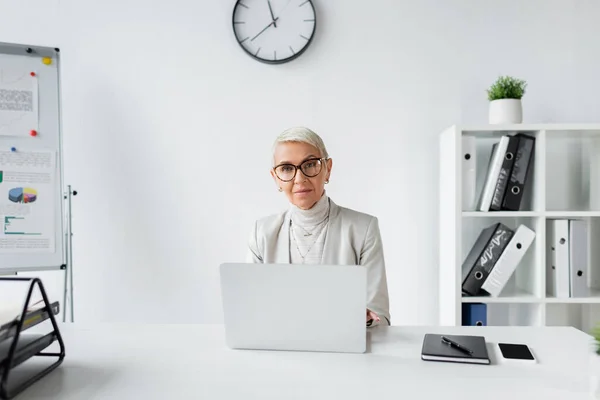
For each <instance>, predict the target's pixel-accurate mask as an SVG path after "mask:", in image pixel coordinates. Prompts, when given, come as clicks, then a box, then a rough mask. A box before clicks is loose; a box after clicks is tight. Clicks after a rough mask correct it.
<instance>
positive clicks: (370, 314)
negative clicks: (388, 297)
mask: <svg viewBox="0 0 600 400" xmlns="http://www.w3.org/2000/svg"><path fill="white" fill-rule="evenodd" d="M380 320H381V319H380V318H379V315H377V313H375V312H373V311H371V310H369V309H368V308H367V322H369V321H372V322H379V321H380Z"/></svg>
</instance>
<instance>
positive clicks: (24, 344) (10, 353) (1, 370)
mask: <svg viewBox="0 0 600 400" xmlns="http://www.w3.org/2000/svg"><path fill="white" fill-rule="evenodd" d="M0 281H20V282H29V288H28V291H27V297H26V300H25V304H24V305H23V308H22V312H21V313H20V315H19V316H18V318H16V319H15V320H14V321H12V322H10V326H9V327H6V326H5V325H4V326H3V327H4V328H5V330H7V331H8V332H9V333H8V334H7V336H6V338H5V339H4V340H1V341H0V399H3V400H10V399H13V398H14V397H15V396H17V395H19V394H21V393H22V392H23V391H24V390H25V389H27V388H28V387H30V386H31V385H33V384H35V383H36V382H37V381H39V380H40V379H42V378H43V377H45V376H46V375H48V374H49V373H50V372H52V371H53V370H54V369H56V368H57V367H58V366H59V365H60V364H61V363H62V361H63V359H64V358H65V345H64V342H63V339H62V336H61V334H60V331H59V329H58V324H57V322H56V318H55V317H54V309H53V305H52V304H51V303H50V302H49V301H48V296H47V295H46V290H45V289H44V285H43V284H42V282H41V280H40V279H39V278H25V277H23V278H21V277H16V278H14V277H10V278H0ZM36 286H37V287H38V288H39V290H40V293H41V295H42V299H43V302H44V306H43V307H42V309H41V312H42V313H41V314H40V315H38V317H40V318H41V317H47V318H48V319H49V320H50V321H51V324H52V329H51V330H50V332H47V333H43V334H42V333H24V332H23V331H24V330H25V329H27V328H29V327H31V326H33V325H36V324H37V323H39V322H41V321H39V319H36V318H35V317H34V319H32V315H31V314H32V313H31V312H29V313H28V311H27V310H28V308H29V307H30V304H29V303H30V302H31V296H32V293H33V290H34V288H35V287H36ZM36 321H38V322H36ZM55 342H57V343H58V345H59V349H58V351H57V352H52V353H50V352H45V351H44V350H46V349H47V348H48V347H49V346H50V345H52V344H53V343H55ZM33 357H51V358H55V360H54V362H53V363H52V364H51V365H49V366H47V367H45V368H43V369H40V370H38V371H37V372H35V373H34V374H32V375H31V376H29V377H27V379H26V380H25V381H22V382H21V381H19V382H18V383H13V382H11V380H10V378H11V371H12V370H13V369H14V368H16V367H17V366H19V365H21V364H23V363H25V362H27V361H28V360H29V359H31V358H33Z"/></svg>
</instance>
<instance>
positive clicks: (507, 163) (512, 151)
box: [490, 136, 519, 211]
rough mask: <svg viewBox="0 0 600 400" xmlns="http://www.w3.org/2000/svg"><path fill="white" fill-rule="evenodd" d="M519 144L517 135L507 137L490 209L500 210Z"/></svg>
mask: <svg viewBox="0 0 600 400" xmlns="http://www.w3.org/2000/svg"><path fill="white" fill-rule="evenodd" d="M518 146H519V137H518V136H510V137H509V139H508V147H507V148H506V153H505V154H504V160H503V161H502V167H501V168H500V172H499V174H498V180H497V181H496V188H495V189H494V196H493V197H492V204H491V205H490V210H492V211H500V210H502V202H503V200H504V194H505V193H506V188H507V186H508V182H509V179H510V176H511V172H512V169H513V165H514V163H515V158H516V157H515V156H516V154H517V149H518Z"/></svg>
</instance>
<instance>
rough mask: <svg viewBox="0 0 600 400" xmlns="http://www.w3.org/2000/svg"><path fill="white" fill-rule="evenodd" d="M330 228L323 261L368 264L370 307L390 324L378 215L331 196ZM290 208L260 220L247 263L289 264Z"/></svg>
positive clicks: (335, 263)
mask: <svg viewBox="0 0 600 400" xmlns="http://www.w3.org/2000/svg"><path fill="white" fill-rule="evenodd" d="M329 201H330V203H329V227H328V228H327V229H328V230H327V235H326V237H325V244H324V247H323V256H322V259H321V264H325V265H327V264H329V265H364V266H365V267H367V308H369V309H370V310H372V311H374V312H376V313H377V314H378V315H379V316H380V317H385V319H387V321H385V320H384V319H383V318H382V319H381V322H384V321H385V322H387V324H388V325H389V324H390V321H391V318H390V311H389V307H390V306H389V295H388V288H387V278H386V272H385V260H384V254H383V244H382V241H381V234H380V232H379V223H378V220H377V218H376V217H374V216H371V215H368V214H365V213H361V212H358V211H355V210H351V209H349V208H345V207H341V206H338V205H337V204H335V203H334V202H333V200H331V198H330V199H329ZM289 227H290V210H287V211H284V212H281V213H278V214H274V215H270V216H268V217H264V218H261V219H259V220H258V221H256V222H255V224H254V229H253V230H252V233H251V235H250V239H249V242H248V256H247V262H251V263H264V264H289V263H290V262H291V258H290V257H291V256H290V230H289Z"/></svg>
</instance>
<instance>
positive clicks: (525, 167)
mask: <svg viewBox="0 0 600 400" xmlns="http://www.w3.org/2000/svg"><path fill="white" fill-rule="evenodd" d="M515 136H516V137H518V138H519V146H518V148H517V155H516V157H515V162H514V164H513V167H512V171H511V173H510V179H509V182H508V187H507V188H506V193H505V195H504V201H503V202H502V209H503V210H507V211H519V210H520V209H521V200H522V198H523V191H524V189H525V184H526V182H527V178H528V177H529V176H530V175H531V165H532V164H533V162H532V161H533V156H534V153H535V138H534V137H532V136H529V135H525V134H523V133H517V134H516V135H515Z"/></svg>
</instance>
